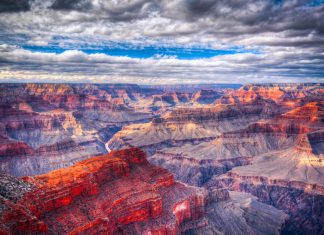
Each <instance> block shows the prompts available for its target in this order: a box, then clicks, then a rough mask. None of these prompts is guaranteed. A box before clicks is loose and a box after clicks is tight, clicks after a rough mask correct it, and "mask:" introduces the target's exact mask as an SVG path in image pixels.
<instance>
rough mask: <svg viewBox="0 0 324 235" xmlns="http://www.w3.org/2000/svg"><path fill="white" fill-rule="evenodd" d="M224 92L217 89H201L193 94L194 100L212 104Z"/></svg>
mask: <svg viewBox="0 0 324 235" xmlns="http://www.w3.org/2000/svg"><path fill="white" fill-rule="evenodd" d="M223 94H224V93H223V92H219V91H215V90H205V89H203V90H200V91H198V92H196V93H195V94H194V95H193V100H194V101H195V102H197V103H200V104H211V103H214V102H215V100H217V99H218V98H220V97H221V96H222V95H223Z"/></svg>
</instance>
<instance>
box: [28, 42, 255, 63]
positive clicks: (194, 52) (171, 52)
mask: <svg viewBox="0 0 324 235" xmlns="http://www.w3.org/2000/svg"><path fill="white" fill-rule="evenodd" d="M22 48H24V49H26V50H30V51H34V52H43V53H46V52H47V53H57V54H60V53H63V52H64V51H66V50H72V49H73V48H61V47H59V46H57V45H51V46H34V45H24V46H22ZM78 50H80V51H82V52H84V53H86V54H97V53H103V54H106V55H110V56H126V57H130V58H140V59H146V58H160V57H175V58H177V59H181V60H195V59H205V58H211V57H214V56H219V55H231V54H239V53H257V52H256V51H252V50H246V49H244V48H241V47H231V48H228V49H222V50H216V49H210V48H181V47H156V46H134V45H126V44H125V45H123V46H118V47H102V48H98V47H96V48H91V47H87V48H78Z"/></svg>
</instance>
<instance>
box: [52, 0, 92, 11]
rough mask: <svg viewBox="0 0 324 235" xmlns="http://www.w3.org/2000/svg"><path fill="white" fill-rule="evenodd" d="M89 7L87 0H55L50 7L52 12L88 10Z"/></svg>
mask: <svg viewBox="0 0 324 235" xmlns="http://www.w3.org/2000/svg"><path fill="white" fill-rule="evenodd" d="M91 7H92V5H91V2H90V1H88V0H55V1H54V3H53V4H52V5H51V6H50V8H52V9H54V10H86V9H88V10H89V9H90V8H91Z"/></svg>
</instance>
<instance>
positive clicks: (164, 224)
mask: <svg viewBox="0 0 324 235" xmlns="http://www.w3.org/2000/svg"><path fill="white" fill-rule="evenodd" d="M0 182H1V187H0V189H1V190H0V192H1V201H2V202H3V203H2V205H3V206H2V207H1V232H2V233H4V234H11V233H49V234H57V233H59V234H93V233H96V232H98V231H100V232H101V233H105V234H116V233H120V232H123V233H127V231H128V232H131V233H132V234H145V233H150V232H152V233H159V232H166V233H168V234H177V233H178V232H179V231H180V230H181V225H182V224H183V223H184V221H188V220H195V219H199V218H200V217H201V216H202V215H203V212H204V207H205V205H206V201H207V199H206V198H207V195H208V194H207V191H206V190H203V189H198V188H192V187H187V186H185V185H183V184H180V183H178V182H175V181H174V179H173V176H172V175H171V174H170V173H169V172H167V171H166V170H164V169H162V168H160V167H157V166H153V165H151V164H149V163H148V162H147V160H146V157H145V153H144V152H143V151H141V150H139V149H136V148H132V149H126V150H121V151H112V152H111V153H110V154H108V155H105V156H99V157H94V158H90V159H87V160H85V161H81V162H79V163H77V164H75V165H73V166H71V167H69V168H65V169H59V170H56V171H52V172H50V173H48V174H44V175H37V176H34V177H24V178H22V179H20V180H17V179H16V178H13V177H7V176H6V177H5V176H3V177H2V178H1V181H0ZM209 197H211V196H209ZM212 197H213V198H215V197H217V193H214V194H212Z"/></svg>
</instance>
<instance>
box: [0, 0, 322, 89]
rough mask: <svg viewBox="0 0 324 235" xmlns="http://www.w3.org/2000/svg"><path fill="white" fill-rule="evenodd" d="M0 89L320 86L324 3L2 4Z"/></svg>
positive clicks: (60, 0) (75, 0) (48, 0)
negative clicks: (10, 85) (47, 85)
mask: <svg viewBox="0 0 324 235" xmlns="http://www.w3.org/2000/svg"><path fill="white" fill-rule="evenodd" d="M0 81H2V82H13V81H15V82H16V81H22V82H35V81H38V82H108V83H110V82H120V83H125V82H127V83H139V84H143V83H144V84H173V83H248V82H324V0H151V1H149V0H1V1H0Z"/></svg>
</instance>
